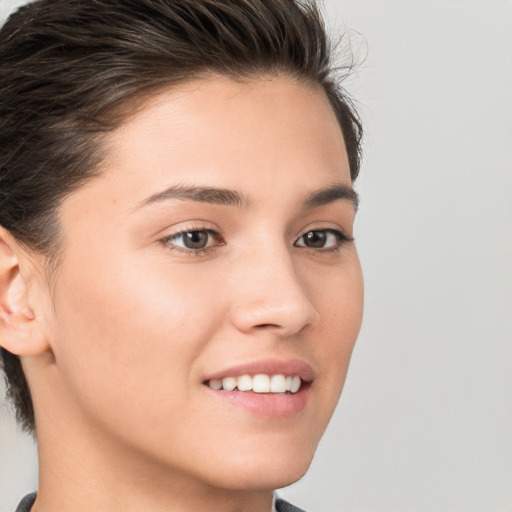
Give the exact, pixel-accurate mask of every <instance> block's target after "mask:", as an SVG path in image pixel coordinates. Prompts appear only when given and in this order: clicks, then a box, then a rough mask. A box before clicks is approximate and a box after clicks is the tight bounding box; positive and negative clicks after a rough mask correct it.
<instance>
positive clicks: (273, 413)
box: [207, 383, 311, 419]
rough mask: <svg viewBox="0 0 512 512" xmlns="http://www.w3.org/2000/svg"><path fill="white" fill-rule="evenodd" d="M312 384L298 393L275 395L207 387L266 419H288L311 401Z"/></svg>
mask: <svg viewBox="0 0 512 512" xmlns="http://www.w3.org/2000/svg"><path fill="white" fill-rule="evenodd" d="M310 388H311V384H310V383H306V384H303V385H302V386H301V388H300V389H299V391H297V393H287V394H275V393H254V392H253V391H217V390H215V389H212V388H209V387H207V389H208V391H210V392H212V393H214V395H215V396H217V397H218V398H220V399H221V400H224V401H226V402H228V403H229V404H231V405H233V406H234V407H240V408H241V409H245V410H246V411H249V412H250V413H252V414H255V415H257V416H261V417H264V418H276V419H277V418H288V417H290V416H294V415H295V414H298V413H299V412H300V411H302V410H303V409H304V408H305V407H306V405H307V403H308V400H309V396H310Z"/></svg>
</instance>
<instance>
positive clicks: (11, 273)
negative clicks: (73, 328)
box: [0, 227, 46, 356]
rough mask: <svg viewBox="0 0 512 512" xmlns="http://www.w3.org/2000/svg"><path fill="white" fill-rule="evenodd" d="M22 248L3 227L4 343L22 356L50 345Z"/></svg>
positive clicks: (0, 303) (0, 340)
mask: <svg viewBox="0 0 512 512" xmlns="http://www.w3.org/2000/svg"><path fill="white" fill-rule="evenodd" d="M22 252H23V249H22V248H21V247H20V246H19V244H18V243H17V242H16V240H15V239H14V237H13V236H12V235H11V234H10V233H9V232H8V231H7V230H5V229H4V228H2V227H0V346H1V347H3V348H5V349H6V350H8V351H9V352H11V353H12V354H16V355H20V356H22V355H35V354H38V353H41V352H43V351H44V350H45V349H46V342H45V340H44V336H43V332H42V330H41V326H40V325H39V322H38V318H37V317H36V314H35V313H34V309H33V305H32V304H31V303H30V299H29V293H28V284H27V282H26V279H25V277H24V276H23V272H22V259H21V255H22Z"/></svg>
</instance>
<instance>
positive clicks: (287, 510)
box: [16, 492, 304, 512]
mask: <svg viewBox="0 0 512 512" xmlns="http://www.w3.org/2000/svg"><path fill="white" fill-rule="evenodd" d="M34 501H36V493H35V492H34V493H32V494H29V495H27V496H25V497H24V498H23V499H22V500H21V503H20V504H19V505H18V508H17V509H16V512H30V509H31V508H32V505H33V504H34ZM276 510H277V512H304V510H302V509H301V508H297V507H294V506H293V505H290V503H288V502H287V501H284V500H282V499H279V498H278V499H277V500H276Z"/></svg>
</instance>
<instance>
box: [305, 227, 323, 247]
mask: <svg viewBox="0 0 512 512" xmlns="http://www.w3.org/2000/svg"><path fill="white" fill-rule="evenodd" d="M303 236H304V244H305V245H306V246H307V247H314V248H322V247H324V245H325V242H326V240H327V233H326V232H325V231H310V232H309V233H306V234H305V235H303Z"/></svg>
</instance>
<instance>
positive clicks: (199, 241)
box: [162, 229, 220, 253]
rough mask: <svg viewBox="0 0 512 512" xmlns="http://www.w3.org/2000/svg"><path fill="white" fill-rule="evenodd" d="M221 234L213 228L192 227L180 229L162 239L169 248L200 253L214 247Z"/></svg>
mask: <svg viewBox="0 0 512 512" xmlns="http://www.w3.org/2000/svg"><path fill="white" fill-rule="evenodd" d="M219 239H220V234H219V233H218V232H217V231H215V230H213V229H190V230H188V231H180V232H179V233H175V234H174V235H170V236H168V237H166V238H164V239H163V240H162V242H164V243H165V244H166V245H167V246H168V247H169V248H171V249H173V248H174V249H176V250H182V251H190V252H191V253H194V252H196V253H200V252H202V251H206V250H209V249H213V248H214V245H215V244H214V243H213V242H218V241H219Z"/></svg>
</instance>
